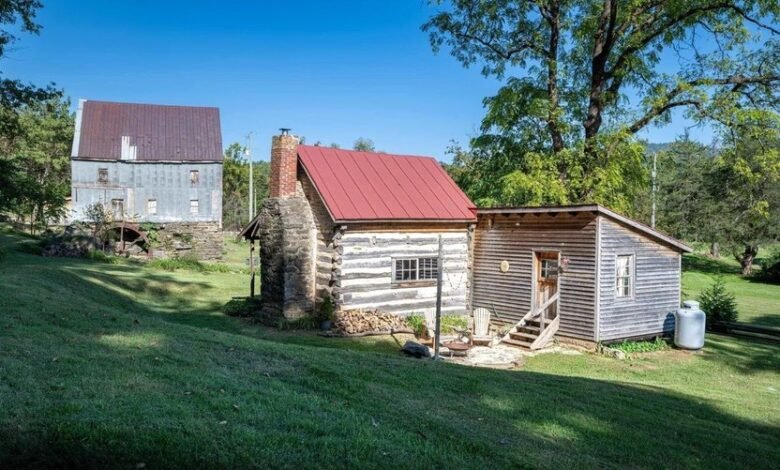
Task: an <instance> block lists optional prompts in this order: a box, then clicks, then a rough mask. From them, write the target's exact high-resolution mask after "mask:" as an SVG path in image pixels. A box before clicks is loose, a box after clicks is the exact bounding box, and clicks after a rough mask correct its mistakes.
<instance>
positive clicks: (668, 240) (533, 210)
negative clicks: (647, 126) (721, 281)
mask: <svg viewBox="0 0 780 470" xmlns="http://www.w3.org/2000/svg"><path fill="white" fill-rule="evenodd" d="M558 212H593V213H596V214H600V215H604V216H606V217H609V218H610V219H613V220H615V221H618V222H620V223H623V224H625V225H628V226H630V227H632V228H634V229H636V230H638V231H640V232H642V233H644V234H646V235H648V236H649V237H651V238H654V239H655V240H657V241H660V242H662V243H665V244H667V245H671V246H673V247H675V248H677V249H678V250H680V251H681V252H683V253H692V252H693V248H691V247H689V246H688V245H686V244H685V243H683V242H681V241H680V240H677V239H676V238H674V237H670V236H669V235H665V234H663V233H661V232H659V231H658V230H656V229H654V228H652V227H649V226H647V225H645V224H643V223H641V222H637V221H635V220H633V219H630V218H628V217H626V216H623V215H620V214H618V213H617V212H614V211H612V210H611V209H608V208H606V207H604V206H602V205H600V204H579V205H571V206H550V207H493V208H485V209H477V214H549V213H558Z"/></svg>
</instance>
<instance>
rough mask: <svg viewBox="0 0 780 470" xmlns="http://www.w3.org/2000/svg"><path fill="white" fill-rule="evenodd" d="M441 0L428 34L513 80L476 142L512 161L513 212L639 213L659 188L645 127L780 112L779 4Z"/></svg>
mask: <svg viewBox="0 0 780 470" xmlns="http://www.w3.org/2000/svg"><path fill="white" fill-rule="evenodd" d="M434 3H436V4H439V5H441V6H442V7H443V9H442V11H440V12H439V13H437V14H435V15H434V16H433V17H432V18H431V19H430V20H429V21H428V22H427V23H426V24H424V25H423V29H424V30H425V31H427V32H429V34H430V39H431V44H432V46H433V48H434V50H436V51H438V50H439V49H441V48H442V47H446V48H448V50H449V51H450V52H451V54H452V55H453V56H454V57H455V58H457V59H458V60H459V61H460V62H461V63H463V64H464V65H465V66H471V65H479V66H481V67H482V73H483V74H485V75H487V76H495V77H497V78H499V79H502V80H506V82H505V85H504V86H503V87H502V88H501V89H500V90H499V92H498V93H497V94H496V95H495V96H493V97H491V98H488V99H486V100H485V105H486V107H487V115H486V117H485V119H484V121H483V125H482V131H483V135H482V136H481V137H480V138H478V139H476V140H475V142H474V147H475V156H476V158H479V159H483V160H484V159H485V158H490V159H493V158H499V159H502V160H504V161H505V162H508V163H510V164H509V165H507V166H506V168H505V169H506V170H510V171H508V172H505V173H503V174H501V177H502V178H503V179H502V181H500V182H499V184H498V186H500V187H501V188H503V189H502V191H504V192H507V191H508V193H509V194H508V196H510V197H505V196H507V195H506V194H504V195H501V194H499V195H498V199H500V200H501V201H500V202H514V201H511V199H512V197H511V196H512V195H513V194H514V195H515V196H517V195H518V194H520V196H521V197H520V199H521V200H522V201H524V202H529V203H538V202H571V201H573V200H595V201H598V202H606V203H610V204H612V205H614V206H617V207H616V208H618V209H621V208H626V207H628V206H630V201H631V194H630V188H632V187H634V186H636V185H637V184H640V183H642V182H643V181H645V179H646V175H645V174H643V169H642V168H643V167H642V165H641V155H637V151H638V148H637V147H635V145H634V144H635V139H634V137H633V136H634V134H636V133H637V132H638V131H640V130H641V129H643V128H645V127H646V126H648V125H650V124H653V123H665V122H668V120H669V119H670V116H671V112H672V111H673V110H675V109H681V110H683V111H684V112H685V113H687V115H688V117H689V118H692V119H693V120H707V119H712V120H716V121H719V122H721V123H728V122H730V120H731V119H732V115H733V113H732V112H731V111H732V110H734V109H736V108H746V107H747V108H760V109H766V108H774V107H776V105H777V98H778V96H777V84H778V83H780V67H779V66H778V58H779V57H780V44H779V43H778V40H777V39H778V34H780V31H778V28H777V27H776V26H775V25H776V23H777V19H778V14H779V13H780V4H779V3H778V2H776V1H775V0H743V1H713V0H665V1H657V0H620V1H618V0H600V1H595V0H591V1H588V0H452V1H450V2H441V1H435V2H434ZM662 61H663V64H662ZM499 166H500V165H499ZM512 171H514V172H519V173H515V174H512ZM532 183H533V184H532ZM534 185H536V186H540V185H541V187H540V188H539V187H537V188H534ZM513 188H514V189H513ZM547 188H549V189H547ZM626 191H629V193H626ZM496 197H497V196H496V195H495V194H493V195H488V196H486V197H485V198H484V199H485V202H488V203H489V202H490V201H492V200H495V199H496ZM478 199H479V196H478Z"/></svg>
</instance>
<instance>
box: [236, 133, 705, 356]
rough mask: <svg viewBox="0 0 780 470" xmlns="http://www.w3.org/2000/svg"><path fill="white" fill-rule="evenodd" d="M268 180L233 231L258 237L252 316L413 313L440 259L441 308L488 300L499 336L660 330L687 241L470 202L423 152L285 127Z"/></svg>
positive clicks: (423, 302)
mask: <svg viewBox="0 0 780 470" xmlns="http://www.w3.org/2000/svg"><path fill="white" fill-rule="evenodd" d="M269 178H270V179H269V189H270V197H269V198H268V199H266V200H265V201H264V203H263V205H262V207H261V208H260V210H259V212H258V214H257V215H256V217H255V218H254V219H253V220H252V221H251V222H250V223H249V224H248V225H247V226H246V227H245V228H244V230H243V231H242V232H241V233H240V235H239V237H243V238H245V239H248V240H250V241H251V246H252V248H251V249H252V250H253V251H252V253H254V250H255V242H256V241H259V245H260V265H261V266H260V268H261V269H260V273H261V295H262V310H263V311H262V312H261V314H263V315H268V316H272V317H278V316H283V317H285V318H287V319H297V318H300V317H303V316H305V315H310V314H313V313H315V312H316V310H317V309H318V306H319V305H320V304H321V303H322V302H323V301H324V300H325V299H327V298H330V299H332V300H333V303H334V304H335V306H336V308H337V309H342V310H347V309H372V310H373V309H375V310H379V311H382V312H389V313H396V314H400V315H409V314H413V313H423V312H424V311H426V310H430V309H434V308H435V303H436V289H437V282H436V279H437V274H438V270H439V269H441V270H442V313H443V314H453V315H464V314H471V312H472V309H473V308H485V309H488V310H489V311H490V312H491V317H492V320H493V322H494V324H495V325H496V327H497V329H498V330H499V331H502V332H504V333H505V334H503V335H502V336H503V337H502V341H503V342H504V343H506V344H509V345H513V346H518V347H522V348H526V349H538V348H541V347H543V346H544V345H546V344H549V342H550V341H551V340H552V339H553V338H554V337H555V338H560V339H563V340H566V339H568V340H571V341H575V342H577V341H579V342H586V343H591V344H592V343H596V342H598V341H614V340H618V339H623V338H635V337H642V336H653V335H661V334H664V333H666V332H668V331H670V330H671V328H672V327H673V317H672V312H673V311H674V310H675V309H676V308H678V307H679V305H680V274H681V269H680V259H681V253H683V252H687V251H690V248H688V247H687V246H686V245H684V244H683V243H681V242H679V241H678V240H675V239H673V238H671V237H668V236H666V235H664V234H662V233H661V232H658V231H656V230H653V229H651V228H650V227H647V226H645V225H643V224H641V223H639V222H636V221H634V220H631V219H628V218H626V217H624V216H621V215H619V214H617V213H615V212H613V211H611V210H609V209H607V208H605V207H602V206H599V205H580V206H567V207H511V208H493V209H480V210H477V209H476V206H475V205H474V204H473V203H472V202H471V201H470V200H469V198H468V197H467V196H466V195H465V194H464V193H463V192H462V191H461V190H460V189H459V188H458V186H457V185H456V184H455V182H454V181H453V180H452V179H451V178H450V177H449V175H448V174H447V173H446V172H445V171H444V169H443V168H442V167H441V166H440V165H439V164H438V162H437V161H436V160H435V159H433V158H430V157H416V156H408V155H391V154H387V153H375V152H358V151H351V150H341V149H335V148H326V147H319V146H308V145H300V144H299V142H298V139H297V138H296V137H295V136H293V135H291V134H289V132H287V131H286V130H283V132H282V134H281V135H278V136H275V137H274V138H273V140H272V147H271V169H270V176H269ZM440 239H441V240H442V245H443V248H442V262H441V266H440V265H439V260H438V257H437V256H438V253H439V240H440ZM250 259H254V255H252V256H251V257H250ZM253 272H254V269H253ZM252 293H253V295H254V278H253V280H252Z"/></svg>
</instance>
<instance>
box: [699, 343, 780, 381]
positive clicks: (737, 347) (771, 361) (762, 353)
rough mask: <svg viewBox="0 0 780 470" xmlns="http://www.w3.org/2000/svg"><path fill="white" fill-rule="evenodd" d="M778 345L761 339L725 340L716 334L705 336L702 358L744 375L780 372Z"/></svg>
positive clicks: (779, 344) (779, 350)
mask: <svg viewBox="0 0 780 470" xmlns="http://www.w3.org/2000/svg"><path fill="white" fill-rule="evenodd" d="M778 353H780V343H778V342H777V341H773V340H768V339H766V340H765V339H761V338H744V337H743V338H740V339H739V340H735V339H730V340H727V339H726V337H725V336H721V335H717V334H708V335H707V346H706V348H705V350H704V358H705V359H706V360H710V361H717V362H718V363H720V364H723V365H726V366H729V367H732V368H734V369H736V370H738V371H740V372H742V373H744V374H754V373H757V372H764V371H768V372H780V357H778Z"/></svg>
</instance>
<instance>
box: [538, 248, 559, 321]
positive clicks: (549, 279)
mask: <svg viewBox="0 0 780 470" xmlns="http://www.w3.org/2000/svg"><path fill="white" fill-rule="evenodd" d="M558 260H559V253H558V252H557V251H542V252H537V253H536V256H535V260H534V271H535V272H536V279H535V280H534V299H535V302H536V305H535V306H536V307H539V306H541V305H543V304H544V303H545V302H547V301H548V300H549V299H550V297H552V296H554V295H555V294H556V293H557V292H558ZM555 309H556V303H553V304H552V305H551V306H550V307H548V308H547V311H546V312H545V318H554V317H555V315H556V313H557V312H556V311H555Z"/></svg>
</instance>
